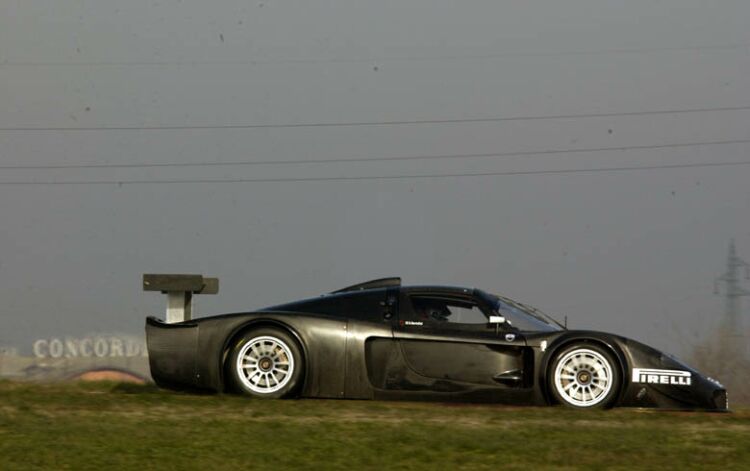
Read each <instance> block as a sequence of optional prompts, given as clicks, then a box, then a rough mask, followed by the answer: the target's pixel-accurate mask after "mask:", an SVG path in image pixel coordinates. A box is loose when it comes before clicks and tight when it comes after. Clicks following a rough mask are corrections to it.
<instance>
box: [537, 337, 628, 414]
mask: <svg viewBox="0 0 750 471" xmlns="http://www.w3.org/2000/svg"><path fill="white" fill-rule="evenodd" d="M621 385H622V373H621V371H620V364H619V363H618V361H617V360H616V359H615V357H614V355H612V353H611V352H609V351H608V350H607V349H605V348H602V347H600V346H598V345H596V344H593V343H588V342H578V343H574V344H572V345H568V346H566V347H564V348H563V349H562V350H560V351H559V352H557V353H556V354H555V357H554V358H553V359H552V361H551V362H550V366H549V371H548V372H547V386H548V388H549V391H550V394H552V397H553V398H554V399H555V400H556V401H557V402H558V403H560V404H562V405H563V406H566V407H571V408H575V409H606V408H609V407H612V406H613V405H614V401H615V400H616V399H617V396H618V395H619V393H620V388H621Z"/></svg>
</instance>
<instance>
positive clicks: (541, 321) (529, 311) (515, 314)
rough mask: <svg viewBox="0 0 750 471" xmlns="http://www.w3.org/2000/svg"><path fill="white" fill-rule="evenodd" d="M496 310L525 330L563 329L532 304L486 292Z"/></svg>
mask: <svg viewBox="0 0 750 471" xmlns="http://www.w3.org/2000/svg"><path fill="white" fill-rule="evenodd" d="M486 296H487V298H488V299H489V300H490V304H491V305H492V306H493V308H494V309H495V311H497V313H498V314H499V315H501V316H503V317H505V320H506V321H507V322H508V324H510V325H511V326H512V327H515V328H516V329H518V330H521V331H525V332H554V331H558V330H562V329H561V328H560V327H559V326H557V325H555V324H554V323H553V322H552V321H549V320H547V319H545V318H544V314H543V313H542V312H541V311H539V310H538V309H535V308H533V307H531V306H526V305H524V304H521V303H518V302H516V301H513V300H512V299H508V298H505V297H503V296H497V295H494V294H486Z"/></svg>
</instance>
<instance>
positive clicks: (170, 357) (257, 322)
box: [146, 278, 728, 410]
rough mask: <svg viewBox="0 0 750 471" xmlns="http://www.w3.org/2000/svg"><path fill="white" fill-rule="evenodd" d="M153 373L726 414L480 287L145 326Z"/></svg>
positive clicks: (625, 349)
mask: <svg viewBox="0 0 750 471" xmlns="http://www.w3.org/2000/svg"><path fill="white" fill-rule="evenodd" d="M146 334H147V342H148V350H149V361H150V366H151V374H152V377H153V378H154V380H155V381H156V382H157V384H158V385H160V386H162V387H167V388H174V389H187V388H199V389H206V390H213V391H217V392H223V391H227V390H234V391H238V392H241V393H245V394H248V395H252V396H256V397H269V398H282V397H300V396H301V397H319V398H351V399H405V400H437V401H465V402H497V403H505V404H516V405H548V404H563V405H566V406H569V407H576V408H599V407H612V406H635V407H664V408H671V409H707V410H726V409H727V408H728V404H727V399H726V391H725V389H724V388H723V386H721V384H719V383H718V382H716V381H715V380H712V379H710V378H707V377H705V376H703V375H702V374H700V373H699V372H697V371H696V370H694V369H692V368H690V367H688V366H687V365H684V364H683V363H681V362H680V361H678V360H677V359H675V358H673V357H671V356H669V355H666V354H663V353H661V352H659V351H657V350H655V349H653V348H651V347H648V346H646V345H644V344H642V343H639V342H636V341H633V340H630V339H627V338H624V337H621V336H618V335H613V334H607V333H602V332H593V331H578V330H567V329H565V328H564V327H562V326H560V325H558V324H556V323H555V322H554V321H553V320H552V319H551V318H549V317H548V316H546V315H545V314H543V313H541V312H540V311H538V310H536V309H534V308H532V307H530V306H526V305H524V304H521V303H518V302H515V301H513V300H511V299H508V298H505V297H502V296H497V295H493V294H490V293H487V292H484V291H481V290H477V289H469V288H455V287H440V286H414V287H404V286H401V282H400V279H398V278H388V279H382V280H375V281H372V282H367V283H363V284H360V285H355V286H352V287H350V288H345V289H343V290H339V291H336V292H333V293H330V294H327V295H323V296H320V297H317V298H312V299H307V300H302V301H297V302H293V303H288V304H283V305H279V306H273V307H269V308H266V309H262V310H259V311H255V312H247V313H237V314H226V315H220V316H213V317H206V318H201V319H195V320H190V321H185V322H179V323H175V324H166V323H164V322H162V321H160V320H158V319H156V318H153V317H149V318H148V319H147V322H146Z"/></svg>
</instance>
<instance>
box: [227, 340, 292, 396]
mask: <svg viewBox="0 0 750 471" xmlns="http://www.w3.org/2000/svg"><path fill="white" fill-rule="evenodd" d="M227 368H228V370H229V371H228V374H229V378H230V379H231V380H232V383H233V384H234V386H235V388H236V389H237V390H239V392H241V393H244V394H248V395H250V396H255V397H263V398H284V397H290V396H292V395H294V393H295V392H297V390H298V389H299V386H300V383H301V379H302V370H303V368H304V365H303V361H302V352H301V350H300V347H299V346H298V345H297V342H296V341H295V340H294V339H293V338H292V337H291V336H290V335H288V334H287V333H286V332H284V331H282V330H279V329H257V330H253V331H250V332H248V333H246V334H244V335H242V336H241V337H240V338H239V339H238V340H237V341H236V342H235V343H234V346H233V348H232V350H231V352H230V354H229V358H228V361H227Z"/></svg>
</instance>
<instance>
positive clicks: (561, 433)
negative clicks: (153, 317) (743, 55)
mask: <svg viewBox="0 0 750 471" xmlns="http://www.w3.org/2000/svg"><path fill="white" fill-rule="evenodd" d="M749 444H750V409H746V408H745V409H738V410H735V412H733V413H730V414H709V413H680V412H660V411H644V410H628V409H615V410H611V411H593V412H592V411H588V412H579V411H570V410H565V409H561V408H516V407H501V406H491V405H490V406H484V405H482V406H479V405H465V406H457V405H445V404H432V403H410V402H368V401H336V400H297V401H258V400H250V399H246V398H243V397H238V396H226V395H203V396H202V395H187V394H176V393H170V392H164V391H159V390H157V389H155V388H154V387H152V386H134V385H126V384H113V383H88V384H87V383H78V384H67V385H39V384H28V383H14V382H0V469H4V470H5V469H65V468H69V469H139V470H140V469H144V468H146V469H154V468H161V469H202V470H204V469H246V470H247V469H260V468H264V469H279V470H282V469H290V468H291V469H295V468H299V469H302V468H305V469H311V468H317V469H347V470H350V469H380V468H384V467H388V468H394V469H431V470H434V469H472V470H475V469H498V468H503V469H578V468H587V469H592V468H608V469H634V468H648V469H750V446H749Z"/></svg>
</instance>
